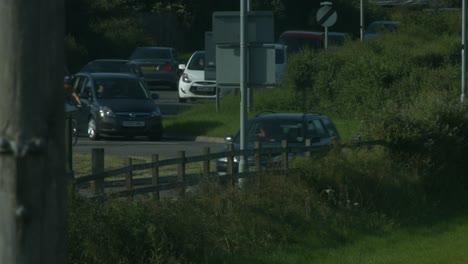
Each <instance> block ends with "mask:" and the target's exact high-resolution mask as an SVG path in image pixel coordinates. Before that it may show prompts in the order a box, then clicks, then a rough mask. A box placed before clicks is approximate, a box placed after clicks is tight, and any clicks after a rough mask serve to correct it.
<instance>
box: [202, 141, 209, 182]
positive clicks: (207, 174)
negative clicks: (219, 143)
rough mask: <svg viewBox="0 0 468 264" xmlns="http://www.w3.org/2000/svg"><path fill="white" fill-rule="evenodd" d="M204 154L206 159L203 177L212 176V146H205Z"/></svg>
mask: <svg viewBox="0 0 468 264" xmlns="http://www.w3.org/2000/svg"><path fill="white" fill-rule="evenodd" d="M203 154H204V155H205V157H206V159H205V160H204V161H203V177H206V178H208V177H210V162H211V158H210V147H205V148H204V150H203Z"/></svg>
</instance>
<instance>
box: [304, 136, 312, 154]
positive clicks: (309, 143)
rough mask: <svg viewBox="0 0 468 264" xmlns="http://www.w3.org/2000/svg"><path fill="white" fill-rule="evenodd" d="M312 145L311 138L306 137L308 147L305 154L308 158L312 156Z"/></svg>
mask: <svg viewBox="0 0 468 264" xmlns="http://www.w3.org/2000/svg"><path fill="white" fill-rule="evenodd" d="M310 146H311V142H310V138H306V140H305V147H306V151H305V156H306V157H307V158H309V157H310V152H311V149H310Z"/></svg>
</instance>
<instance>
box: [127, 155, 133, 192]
mask: <svg viewBox="0 0 468 264" xmlns="http://www.w3.org/2000/svg"><path fill="white" fill-rule="evenodd" d="M132 164H133V161H132V158H130V157H128V158H127V159H126V160H125V166H126V167H127V168H129V169H128V171H127V173H126V174H125V189H127V190H133V167H132ZM131 198H133V194H132V195H131V196H130V199H131Z"/></svg>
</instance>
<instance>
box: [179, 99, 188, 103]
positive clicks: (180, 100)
mask: <svg viewBox="0 0 468 264" xmlns="http://www.w3.org/2000/svg"><path fill="white" fill-rule="evenodd" d="M186 102H187V98H180V97H179V103H181V104H184V103H186Z"/></svg>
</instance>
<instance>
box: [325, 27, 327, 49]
mask: <svg viewBox="0 0 468 264" xmlns="http://www.w3.org/2000/svg"><path fill="white" fill-rule="evenodd" d="M325 49H328V27H325Z"/></svg>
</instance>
